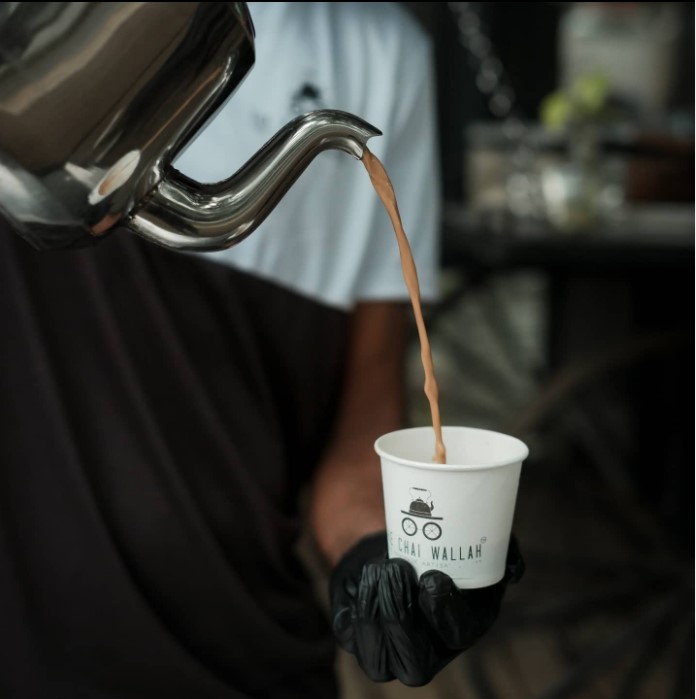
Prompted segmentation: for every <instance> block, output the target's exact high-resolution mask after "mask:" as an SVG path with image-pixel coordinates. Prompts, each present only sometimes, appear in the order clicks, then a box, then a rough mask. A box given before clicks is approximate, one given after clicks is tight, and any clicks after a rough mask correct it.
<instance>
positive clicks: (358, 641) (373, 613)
mask: <svg viewBox="0 0 696 699" xmlns="http://www.w3.org/2000/svg"><path fill="white" fill-rule="evenodd" d="M381 573H382V566H381V565H380V564H377V563H367V564H366V565H365V566H364V567H363V570H362V576H361V578H360V585H359V587H358V598H357V600H356V602H355V604H354V613H353V618H354V622H353V623H354V629H355V656H356V658H357V660H358V664H359V665H360V667H361V668H362V669H363V671H364V672H365V674H366V675H367V676H368V677H369V678H370V679H371V680H372V681H373V682H388V681H389V680H393V679H394V675H393V674H392V673H391V672H390V670H389V662H388V654H387V647H386V644H385V639H384V633H383V631H382V619H381V613H380V606H379V581H380V578H381Z"/></svg>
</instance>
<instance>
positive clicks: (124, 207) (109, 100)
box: [0, 2, 379, 249]
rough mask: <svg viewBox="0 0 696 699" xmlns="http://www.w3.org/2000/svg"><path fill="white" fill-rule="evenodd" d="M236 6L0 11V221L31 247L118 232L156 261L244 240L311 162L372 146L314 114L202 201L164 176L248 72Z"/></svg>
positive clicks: (241, 6) (248, 41) (351, 129)
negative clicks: (152, 248) (162, 254)
mask: <svg viewBox="0 0 696 699" xmlns="http://www.w3.org/2000/svg"><path fill="white" fill-rule="evenodd" d="M254 58H255V46H254V27H253V22H252V18H251V16H250V13H249V11H248V8H247V6H246V3H243V2H178V3H169V2H166V3H160V2H144V3H141V2H38V3H37V2H19V3H3V4H2V5H0V216H3V217H4V218H6V219H8V221H9V223H10V226H11V227H12V228H13V229H14V230H15V231H16V232H17V233H19V234H20V235H21V236H22V237H23V238H25V239H26V240H27V241H28V242H29V243H31V244H32V245H33V246H34V247H36V248H39V249H60V248H69V247H76V246H80V245H84V244H88V243H90V242H94V241H96V240H99V239H100V237H102V236H103V235H104V234H105V233H108V232H109V231H111V230H114V229H115V228H118V227H122V226H125V227H127V228H130V229H131V230H133V231H134V232H136V233H138V234H140V235H143V236H144V237H146V238H148V239H150V240H151V241H152V242H155V243H159V244H162V245H165V246H168V247H176V248H184V249H186V248H193V249H200V248H205V249H219V248H222V247H229V246H230V245H232V244H234V243H236V242H238V241H239V240H241V239H242V238H243V237H245V236H246V235H248V234H249V233H250V232H251V231H252V230H253V229H254V228H255V227H256V226H258V225H259V223H260V222H261V221H262V220H263V218H265V216H266V215H267V214H268V213H269V211H270V210H271V209H272V208H273V206H274V205H275V203H276V202H277V201H278V200H279V199H280V198H281V197H282V196H283V194H284V193H285V191H287V189H288V187H289V186H290V185H291V184H292V182H293V181H294V179H295V178H296V177H297V176H298V175H299V173H300V172H301V171H302V169H303V168H304V167H306V165H307V164H308V162H309V160H311V159H312V158H313V157H314V155H316V153H317V152H319V151H320V150H322V149H325V148H334V147H336V148H341V149H343V150H346V151H348V152H349V153H351V154H353V155H354V156H355V157H361V155H362V146H364V143H365V142H366V140H367V138H369V137H370V136H372V135H375V134H377V133H379V132H378V131H377V130H376V129H374V127H370V125H369V124H366V123H365V122H362V120H360V119H359V118H357V117H353V116H352V115H345V114H343V113H340V112H331V111H330V110H324V111H322V112H321V113H316V114H310V115H306V116H305V117H303V118H300V119H299V120H297V123H293V124H290V125H288V127H287V128H286V129H284V130H283V133H282V134H278V135H277V136H276V137H275V138H274V139H272V140H271V141H270V142H269V143H268V144H267V145H266V146H265V147H264V148H263V149H262V151H261V152H260V153H259V154H258V156H257V157H255V158H252V161H253V162H250V163H249V164H247V166H246V167H243V168H241V169H240V170H239V171H238V172H237V173H235V175H233V176H232V177H231V178H230V179H229V180H227V181H225V182H224V183H221V184H220V185H218V186H216V187H209V188H208V189H206V187H205V186H203V185H198V183H195V182H192V181H191V180H188V179H187V178H185V177H184V176H183V175H181V174H180V173H178V172H177V171H176V170H174V168H172V167H171V165H170V163H171V162H172V160H173V159H174V157H175V156H176V154H177V153H178V152H180V151H181V149H182V148H184V147H185V146H186V144H187V143H188V142H189V141H190V140H191V139H192V137H193V136H194V135H195V134H196V133H197V132H198V131H199V130H200V129H201V128H202V127H203V126H204V125H205V123H206V122H207V121H208V120H209V119H210V118H212V117H213V116H214V115H215V114H216V112H217V111H218V109H219V108H220V107H221V106H222V105H223V104H225V102H226V101H227V100H228V99H229V98H230V97H231V96H232V94H233V93H234V90H235V88H236V87H237V86H238V85H239V83H240V82H241V81H242V80H243V78H244V77H245V76H246V75H247V73H248V72H249V70H250V69H251V68H252V66H253V64H254Z"/></svg>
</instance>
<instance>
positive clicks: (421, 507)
mask: <svg viewBox="0 0 696 699" xmlns="http://www.w3.org/2000/svg"><path fill="white" fill-rule="evenodd" d="M408 492H409V495H410V496H411V504H410V505H409V508H408V511H406V510H401V512H402V513H403V514H405V515H408V517H404V518H403V519H402V520H401V528H402V529H403V530H404V532H405V533H406V534H408V535H409V536H414V535H415V534H416V532H417V531H418V524H416V521H415V520H414V519H412V518H413V517H419V518H421V519H427V520H429V521H428V522H425V523H423V525H422V529H421V531H422V532H423V536H425V538H426V539H430V541H436V540H437V539H439V538H440V537H441V536H442V529H441V527H440V525H439V524H437V523H436V522H434V521H433V520H436V519H437V520H442V519H444V518H443V517H433V515H432V512H433V510H434V509H435V505H434V504H433V501H432V498H431V497H430V491H429V490H426V489H425V488H409V491H408ZM428 501H430V502H428Z"/></svg>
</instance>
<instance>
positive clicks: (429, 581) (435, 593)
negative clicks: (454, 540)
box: [418, 570, 505, 650]
mask: <svg viewBox="0 0 696 699" xmlns="http://www.w3.org/2000/svg"><path fill="white" fill-rule="evenodd" d="M419 588H420V590H419V598H418V603H419V606H420V609H421V611H422V613H423V616H424V618H425V620H426V621H427V623H428V625H429V627H430V628H431V629H432V630H433V631H434V632H435V633H436V634H437V636H438V637H439V639H440V640H441V641H442V643H444V645H445V646H446V647H447V648H449V649H456V650H465V649H467V648H470V647H471V646H472V645H474V643H476V641H478V639H479V638H481V636H483V635H484V634H485V633H486V631H488V629H490V627H491V626H492V625H493V623H494V622H495V620H496V618H497V616H498V611H499V609H500V602H501V600H502V597H503V593H504V591H505V587H504V585H502V584H497V585H492V586H490V587H486V588H480V589H476V590H460V589H459V588H458V587H457V586H456V585H455V584H454V581H453V580H452V578H450V577H449V576H448V575H446V574H445V573H443V572H441V571H438V570H432V571H428V572H427V573H424V574H423V575H422V576H421V579H420V582H419Z"/></svg>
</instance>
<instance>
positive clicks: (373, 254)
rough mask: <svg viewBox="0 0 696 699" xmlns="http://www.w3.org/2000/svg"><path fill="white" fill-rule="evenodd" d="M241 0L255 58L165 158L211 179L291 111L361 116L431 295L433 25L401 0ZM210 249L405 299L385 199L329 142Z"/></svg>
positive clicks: (340, 302) (296, 278) (235, 260)
mask: <svg viewBox="0 0 696 699" xmlns="http://www.w3.org/2000/svg"><path fill="white" fill-rule="evenodd" d="M249 9H250V12H251V16H252V19H253V21H254V25H255V27H256V63H255V65H254V66H253V68H252V69H251V71H250V73H249V75H248V76H247V77H246V79H245V80H244V82H243V83H242V85H241V86H240V87H239V88H238V90H237V92H236V93H235V94H234V95H233V96H232V98H231V99H230V100H229V102H228V103H227V104H226V105H225V107H223V109H222V110H221V112H220V113H219V114H218V115H217V116H216V117H215V119H214V120H213V121H212V122H211V123H210V124H209V125H208V126H207V127H206V128H205V129H204V131H203V132H202V133H201V134H200V135H199V136H198V137H197V138H196V139H195V140H194V141H193V142H192V144H191V145H190V146H189V147H188V148H187V150H186V151H185V152H184V153H183V154H182V155H181V156H180V157H179V159H178V160H177V161H176V162H175V166H176V167H177V168H178V169H179V170H181V171H182V172H183V173H184V174H186V175H188V176H189V177H192V178H194V179H196V180H199V181H201V182H218V181H220V180H223V179H225V178H227V177H229V176H230V175H231V174H232V173H233V171H235V170H237V169H239V168H240V167H241V166H242V165H243V164H244V163H245V162H246V161H247V160H248V159H249V158H250V157H251V156H252V155H253V154H254V153H255V152H256V151H257V150H258V149H259V148H260V147H261V146H262V145H263V144H264V143H265V142H266V141H267V140H268V139H269V138H271V136H273V134H275V133H276V132H277V131H278V130H279V129H281V128H282V127H283V126H284V125H285V124H286V123H287V122H288V121H290V120H291V119H292V118H294V117H295V116H297V115H298V114H301V113H304V112H307V111H311V110H313V109H322V108H327V109H339V110H343V111H347V112H351V113H353V114H355V115H357V116H359V117H361V118H363V119H365V120H366V121H368V122H370V123H371V124H373V125H374V126H375V127H377V128H378V129H380V130H381V131H382V132H383V134H384V135H383V136H376V137H374V138H372V139H371V140H370V141H369V144H368V145H369V148H370V150H372V152H373V153H374V154H375V155H376V156H377V157H378V158H379V159H380V160H381V161H382V162H383V164H384V166H385V168H386V170H387V172H388V174H389V177H390V179H391V181H392V183H393V185H394V190H395V192H396V196H397V200H398V204H399V210H400V212H401V216H402V219H403V224H404V228H405V230H406V234H407V236H408V238H409V241H410V244H411V247H412V250H413V254H414V257H415V261H416V265H417V269H418V274H419V280H420V285H421V293H422V297H423V299H424V300H432V299H434V298H435V297H436V295H437V263H438V253H439V250H438V247H439V246H438V231H439V215H440V211H439V202H440V190H439V184H440V183H439V164H438V162H437V141H436V112H435V109H436V107H435V95H434V91H435V83H434V67H433V58H432V47H431V44H430V40H429V37H428V36H427V35H426V34H425V32H424V31H423V30H422V29H421V28H420V27H419V25H418V24H417V23H416V22H415V21H414V20H413V19H412V18H411V17H410V15H409V14H408V13H407V11H406V10H404V9H403V8H401V7H400V6H399V5H398V3H390V2H387V3H362V2H360V3H353V2H346V3H341V2H318V3H311V2H308V3H305V2H270V3H257V2H251V3H249ZM196 254H200V253H196ZM210 255H211V257H212V258H213V259H215V260H216V261H218V262H220V263H222V264H227V265H230V266H233V267H235V268H238V269H241V270H244V271H247V272H250V273H253V274H255V275H258V276H259V277H262V278H265V279H268V280H270V281H273V282H275V283H277V284H280V285H283V286H286V287H289V288H291V289H293V290H294V291H297V292H299V293H301V294H303V295H306V296H309V297H311V298H314V299H316V300H318V301H321V302H322V303H325V304H328V305H331V306H334V307H337V308H343V309H350V308H351V307H353V306H354V305H355V303H356V302H358V301H361V300H395V299H398V300H404V299H408V293H407V289H406V285H405V283H404V281H403V277H402V274H401V266H400V262H399V253H398V246H397V243H396V240H395V237H394V232H393V229H392V227H391V224H390V222H389V218H388V216H387V214H386V212H385V210H384V207H383V206H382V204H381V202H380V200H379V198H378V197H377V194H376V193H375V191H374V189H373V188H372V185H371V183H370V179H369V176H368V174H367V172H366V170H365V168H364V166H363V165H362V163H360V162H358V161H357V160H355V159H354V158H353V157H351V156H349V155H347V154H346V153H343V152H339V151H326V152H323V153H320V154H319V155H318V156H317V157H316V158H315V160H314V161H313V162H312V163H310V165H309V167H308V168H307V170H305V172H304V173H303V174H302V175H301V176H300V177H299V179H298V180H297V181H296V182H295V184H294V185H293V186H292V187H291V189H290V190H289V191H288V193H287V194H286V195H285V196H284V198H283V199H282V200H281V201H280V203H279V204H278V205H277V207H276V208H275V209H274V210H273V211H272V212H271V214H270V215H269V216H268V218H267V219H266V220H265V221H264V222H263V223H262V224H261V225H260V227H259V228H258V229H257V230H256V231H254V232H253V233H252V234H251V235H250V236H249V237H248V238H246V239H245V240H243V241H242V242H241V243H239V244H237V245H235V246H233V247H231V248H229V249H227V250H223V251H220V252H215V253H210Z"/></svg>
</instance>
